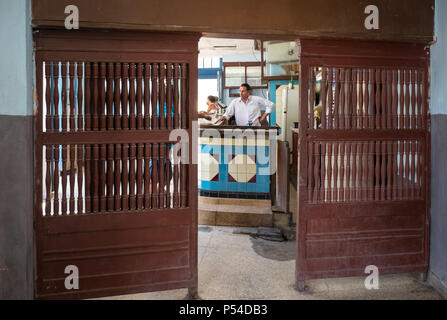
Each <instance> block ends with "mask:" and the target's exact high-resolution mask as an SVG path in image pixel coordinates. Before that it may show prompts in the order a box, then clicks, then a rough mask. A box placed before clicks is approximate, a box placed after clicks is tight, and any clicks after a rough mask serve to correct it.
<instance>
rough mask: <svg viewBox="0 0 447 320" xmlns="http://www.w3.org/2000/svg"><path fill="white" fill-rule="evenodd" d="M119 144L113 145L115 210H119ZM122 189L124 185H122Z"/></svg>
mask: <svg viewBox="0 0 447 320" xmlns="http://www.w3.org/2000/svg"><path fill="white" fill-rule="evenodd" d="M121 154H122V150H121V144H116V145H115V184H114V185H115V197H114V199H115V211H121ZM123 189H124V187H123Z"/></svg>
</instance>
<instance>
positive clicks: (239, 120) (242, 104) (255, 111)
mask: <svg viewBox="0 0 447 320" xmlns="http://www.w3.org/2000/svg"><path fill="white" fill-rule="evenodd" d="M239 93H240V96H241V97H240V98H238V99H235V100H233V101H232V102H231V103H230V105H229V106H228V108H227V112H226V113H225V114H224V115H223V116H222V117H221V118H220V119H219V120H224V119H227V120H228V119H230V118H231V117H232V116H235V118H236V125H237V126H242V127H245V126H254V127H260V126H261V122H262V121H264V120H265V118H267V116H268V115H269V114H271V113H272V111H273V109H274V108H275V104H274V103H273V102H271V101H269V100H267V99H264V98H260V97H256V96H252V95H251V87H250V85H249V84H247V83H244V84H242V85H241V87H240V88H239ZM263 106H265V113H264V114H263V115H262V116H261V107H263Z"/></svg>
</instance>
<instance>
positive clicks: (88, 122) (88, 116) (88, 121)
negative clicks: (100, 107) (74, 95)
mask: <svg viewBox="0 0 447 320" xmlns="http://www.w3.org/2000/svg"><path fill="white" fill-rule="evenodd" d="M91 69H92V65H91V63H90V62H86V63H85V82H84V83H85V104H84V106H85V131H91V130H92V108H91V88H90V84H91V82H92V79H91V72H92V71H91ZM86 147H87V146H86Z"/></svg>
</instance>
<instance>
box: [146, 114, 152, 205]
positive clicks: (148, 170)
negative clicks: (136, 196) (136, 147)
mask: <svg viewBox="0 0 447 320" xmlns="http://www.w3.org/2000/svg"><path fill="white" fill-rule="evenodd" d="M149 120H150V119H149ZM149 124H150V122H149ZM150 160H151V144H150V143H146V144H145V145H144V208H145V209H146V210H148V209H150V208H151V168H150Z"/></svg>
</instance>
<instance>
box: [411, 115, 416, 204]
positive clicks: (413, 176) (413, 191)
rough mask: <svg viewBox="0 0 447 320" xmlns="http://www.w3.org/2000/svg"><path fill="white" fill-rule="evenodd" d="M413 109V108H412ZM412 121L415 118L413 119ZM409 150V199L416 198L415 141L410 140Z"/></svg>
mask: <svg viewBox="0 0 447 320" xmlns="http://www.w3.org/2000/svg"><path fill="white" fill-rule="evenodd" d="M413 111H414V110H413ZM413 120H414V121H415V120H416V119H413ZM413 125H416V123H415V122H413ZM410 147H411V149H410V152H411V182H410V185H411V199H412V200H415V199H416V141H411V142H410Z"/></svg>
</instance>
